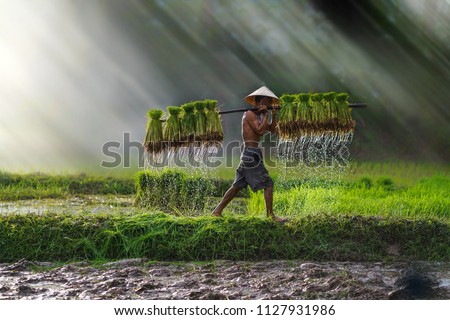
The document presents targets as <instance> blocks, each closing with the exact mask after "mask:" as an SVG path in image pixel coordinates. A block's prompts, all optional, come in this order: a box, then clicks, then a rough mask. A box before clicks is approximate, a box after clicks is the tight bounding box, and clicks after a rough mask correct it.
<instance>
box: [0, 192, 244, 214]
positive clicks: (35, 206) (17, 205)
mask: <svg viewBox="0 0 450 320" xmlns="http://www.w3.org/2000/svg"><path fill="white" fill-rule="evenodd" d="M134 201H135V197H134V196H126V195H83V196H73V197H69V198H67V199H32V200H19V201H4V202H0V214H44V213H47V212H51V213H58V214H61V213H70V214H83V213H94V214H101V213H105V214H110V213H114V212H117V213H133V212H137V211H140V210H141V208H139V207H136V206H134ZM219 201H220V198H216V197H210V198H209V199H208V201H207V203H206V207H205V210H204V214H208V213H210V212H212V211H213V209H214V207H215V206H216V205H217V204H218V203H219ZM246 201H247V200H246V199H245V198H235V199H234V200H233V202H231V203H230V204H229V206H228V207H227V208H226V209H225V212H224V213H226V214H229V213H233V214H245V213H246V205H247V202H246ZM186 214H189V213H186ZM196 214H197V215H198V214H199V213H196Z"/></svg>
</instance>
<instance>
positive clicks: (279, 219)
mask: <svg viewBox="0 0 450 320" xmlns="http://www.w3.org/2000/svg"><path fill="white" fill-rule="evenodd" d="M270 218H271V219H272V220H273V221H275V222H279V223H285V222H288V221H289V219H288V218H281V217H277V216H276V215H274V214H273V215H271V216H270Z"/></svg>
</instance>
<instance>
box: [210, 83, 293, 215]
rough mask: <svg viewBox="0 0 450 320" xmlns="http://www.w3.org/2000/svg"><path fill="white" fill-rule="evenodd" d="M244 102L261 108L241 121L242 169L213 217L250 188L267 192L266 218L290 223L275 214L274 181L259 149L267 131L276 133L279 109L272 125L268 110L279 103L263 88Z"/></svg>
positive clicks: (275, 112) (276, 110)
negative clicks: (269, 120)
mask: <svg viewBox="0 0 450 320" xmlns="http://www.w3.org/2000/svg"><path fill="white" fill-rule="evenodd" d="M245 101H246V102H247V103H249V104H251V105H253V106H255V107H256V108H258V110H257V111H252V110H249V111H246V112H245V113H244V115H243V117H242V140H243V141H244V150H243V151H242V154H241V161H240V163H239V167H238V168H237V170H236V178H235V179H234V182H233V185H232V186H231V187H230V189H228V190H227V192H226V193H225V195H224V196H223V199H222V200H221V201H220V203H219V204H218V205H217V207H216V208H215V209H214V211H213V213H212V214H213V215H214V216H217V217H221V216H222V210H223V209H224V208H225V207H226V205H227V204H228V203H229V202H230V201H231V200H232V199H233V198H234V197H235V196H236V195H237V194H238V192H239V191H240V190H241V189H243V188H246V187H247V186H249V185H250V188H251V189H252V190H253V191H254V192H256V191H258V190H261V189H264V200H265V202H266V211H267V216H268V217H270V218H272V219H273V220H274V221H277V222H286V221H287V219H285V218H280V217H277V216H275V215H274V214H273V207H272V202H273V180H272V179H271V178H270V176H269V173H268V171H267V170H266V168H265V167H264V163H263V159H262V153H261V149H260V148H259V140H260V138H261V137H262V136H263V135H264V133H266V132H267V131H270V132H272V133H275V132H276V125H277V114H278V109H272V122H271V123H270V124H269V122H268V120H267V118H268V114H269V111H268V109H267V107H268V106H278V103H279V99H278V97H277V96H276V95H275V94H274V93H273V92H272V91H270V90H269V89H268V88H266V87H265V86H263V87H261V88H259V89H258V90H256V91H255V92H253V93H251V94H249V95H248V96H247V97H245Z"/></svg>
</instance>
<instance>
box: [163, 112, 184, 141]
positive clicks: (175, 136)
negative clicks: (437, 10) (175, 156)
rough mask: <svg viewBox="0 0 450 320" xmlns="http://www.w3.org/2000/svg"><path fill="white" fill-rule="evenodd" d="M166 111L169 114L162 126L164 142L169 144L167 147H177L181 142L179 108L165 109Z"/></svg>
mask: <svg viewBox="0 0 450 320" xmlns="http://www.w3.org/2000/svg"><path fill="white" fill-rule="evenodd" d="M167 111H168V113H169V117H168V118H167V121H166V123H165V124H164V132H163V135H164V140H165V141H166V142H167V143H168V144H169V146H171V147H178V146H179V145H180V141H181V122H180V113H181V108H180V107H175V106H170V107H167Z"/></svg>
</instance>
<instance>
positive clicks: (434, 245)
mask: <svg viewBox="0 0 450 320" xmlns="http://www.w3.org/2000/svg"><path fill="white" fill-rule="evenodd" d="M449 236H450V232H449V228H448V225H447V224H443V223H442V222H439V221H434V220H411V219H397V218H392V217H389V218H374V217H366V216H360V215H328V214H317V215H303V216H299V217H297V218H295V219H293V220H292V221H291V222H290V223H289V224H286V225H281V224H278V223H275V222H272V221H271V220H269V219H264V218H258V217H251V216H245V217H228V218H225V219H219V218H213V217H197V218H191V217H174V216H172V215H167V214H163V213H152V212H137V213H134V214H132V215H125V214H109V215H93V214H86V215H64V214H59V215H58V214H44V215H8V216H0V245H1V247H2V250H1V251H0V261H1V262H4V261H14V260H18V259H22V258H26V259H29V260H40V261H47V260H56V261H68V260H84V259H87V260H111V259H123V258H137V257H146V258H148V259H153V260H178V261H180V260H181V261H187V260H190V261H198V260H200V261H204V260H215V259H231V260H264V259H305V260H352V261H361V260H364V261H377V260H383V259H384V260H385V259H389V257H388V254H387V250H388V247H389V246H390V245H396V246H398V247H399V248H400V253H401V258H403V259H413V260H441V261H442V260H444V261H448V259H449V243H448V242H449Z"/></svg>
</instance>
